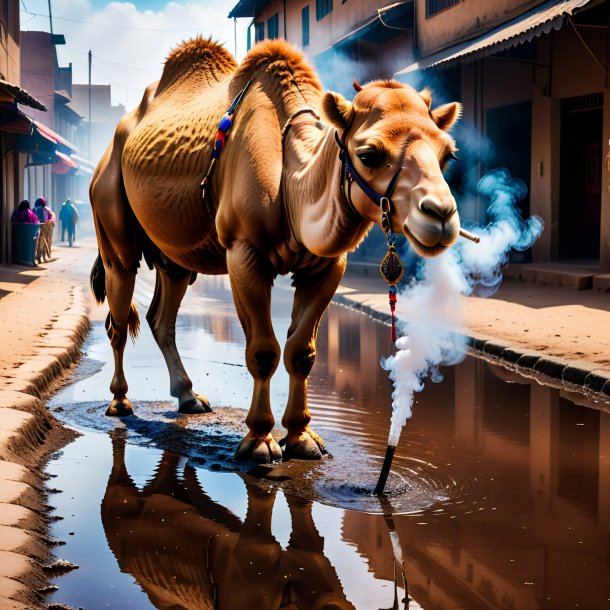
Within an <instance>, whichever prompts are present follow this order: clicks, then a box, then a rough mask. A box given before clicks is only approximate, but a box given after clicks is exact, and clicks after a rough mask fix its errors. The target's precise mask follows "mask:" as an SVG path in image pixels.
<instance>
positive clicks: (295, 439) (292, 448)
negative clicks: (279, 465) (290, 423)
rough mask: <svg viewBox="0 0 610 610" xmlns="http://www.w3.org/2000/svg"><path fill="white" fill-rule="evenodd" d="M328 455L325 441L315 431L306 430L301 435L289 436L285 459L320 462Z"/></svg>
mask: <svg viewBox="0 0 610 610" xmlns="http://www.w3.org/2000/svg"><path fill="white" fill-rule="evenodd" d="M325 453H326V449H325V448H324V441H323V440H322V439H321V438H320V437H319V436H318V435H317V434H316V433H315V432H314V431H313V430H309V429H308V430H304V431H303V432H301V433H300V434H290V433H289V434H288V436H287V437H286V447H285V449H284V459H286V460H289V459H291V458H296V459H299V460H319V459H321V458H322V456H323V455H324V454H325Z"/></svg>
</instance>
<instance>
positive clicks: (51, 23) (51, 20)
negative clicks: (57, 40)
mask: <svg viewBox="0 0 610 610" xmlns="http://www.w3.org/2000/svg"><path fill="white" fill-rule="evenodd" d="M49 25H50V32H51V38H53V12H52V11H51V0H49Z"/></svg>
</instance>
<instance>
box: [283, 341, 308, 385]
mask: <svg viewBox="0 0 610 610" xmlns="http://www.w3.org/2000/svg"><path fill="white" fill-rule="evenodd" d="M315 361H316V349H315V348H314V347H312V346H307V347H305V348H304V349H290V348H289V347H288V346H287V347H286V352H285V354H284V365H285V366H286V370H287V371H288V373H289V374H291V375H297V376H299V377H302V378H303V379H305V378H307V377H309V373H311V369H312V367H313V365H314V362H315Z"/></svg>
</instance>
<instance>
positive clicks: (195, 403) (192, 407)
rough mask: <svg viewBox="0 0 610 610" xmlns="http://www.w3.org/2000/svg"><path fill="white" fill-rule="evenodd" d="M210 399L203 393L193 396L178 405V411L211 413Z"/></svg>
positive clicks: (193, 413) (190, 413) (196, 413)
mask: <svg viewBox="0 0 610 610" xmlns="http://www.w3.org/2000/svg"><path fill="white" fill-rule="evenodd" d="M211 412H212V407H210V401H209V400H208V399H207V398H206V397H205V396H202V395H201V394H197V396H196V397H195V398H191V399H190V400H187V401H186V402H183V403H182V404H181V405H180V406H179V407H178V413H186V414H188V415H198V414H200V413H211Z"/></svg>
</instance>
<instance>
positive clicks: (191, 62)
mask: <svg viewBox="0 0 610 610" xmlns="http://www.w3.org/2000/svg"><path fill="white" fill-rule="evenodd" d="M236 68H237V62H236V61H235V58H234V57H233V55H231V53H229V51H227V50H226V49H225V48H224V47H223V46H222V45H221V44H219V43H217V42H214V41H213V40H212V39H211V38H203V37H202V36H197V37H196V38H192V39H190V40H185V41H183V42H182V44H180V45H179V46H177V47H176V48H175V49H173V50H172V51H171V53H170V54H169V55H168V56H167V59H166V60H165V67H164V69H163V74H162V75H161V80H160V81H159V86H158V87H157V93H160V92H161V91H164V90H165V89H166V88H167V87H169V86H170V85H171V84H173V83H174V82H175V81H177V80H178V79H179V78H181V77H182V76H184V75H185V74H187V73H190V72H194V71H199V72H204V73H205V74H206V75H207V77H208V79H209V80H210V82H211V81H212V80H216V81H220V80H222V79H223V78H226V76H227V75H228V74H231V72H234V71H235V69H236Z"/></svg>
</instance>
